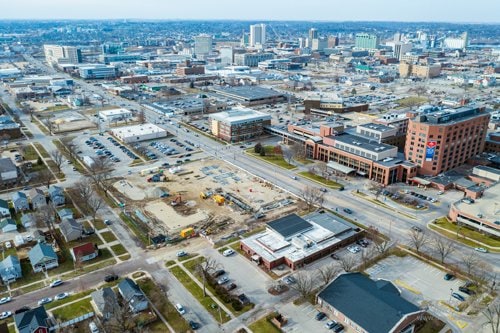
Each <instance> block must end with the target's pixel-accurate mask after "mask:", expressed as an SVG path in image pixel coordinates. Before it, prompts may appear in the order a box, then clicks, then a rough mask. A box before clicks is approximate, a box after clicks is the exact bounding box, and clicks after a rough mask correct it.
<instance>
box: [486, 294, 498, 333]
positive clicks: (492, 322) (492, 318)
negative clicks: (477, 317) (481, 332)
mask: <svg viewBox="0 0 500 333" xmlns="http://www.w3.org/2000/svg"><path fill="white" fill-rule="evenodd" d="M483 315H484V317H485V319H486V321H485V322H484V323H483V327H484V326H488V327H490V328H491V333H500V300H498V299H497V300H495V301H493V302H492V303H491V304H490V306H488V307H487V308H486V309H484V311H483Z"/></svg>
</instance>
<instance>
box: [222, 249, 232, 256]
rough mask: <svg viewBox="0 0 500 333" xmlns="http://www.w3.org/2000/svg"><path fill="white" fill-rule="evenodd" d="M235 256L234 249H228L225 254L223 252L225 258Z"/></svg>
mask: <svg viewBox="0 0 500 333" xmlns="http://www.w3.org/2000/svg"><path fill="white" fill-rule="evenodd" d="M232 254H234V250H233V249H227V250H225V251H224V252H222V255H223V256H224V257H229V256H230V255H232Z"/></svg>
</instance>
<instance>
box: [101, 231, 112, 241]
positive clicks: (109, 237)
mask: <svg viewBox="0 0 500 333" xmlns="http://www.w3.org/2000/svg"><path fill="white" fill-rule="evenodd" d="M100 235H101V237H102V238H104V240H105V241H106V243H111V242H114V241H115V240H116V236H115V235H114V234H113V233H112V232H111V231H105V232H102V233H101V234H100Z"/></svg>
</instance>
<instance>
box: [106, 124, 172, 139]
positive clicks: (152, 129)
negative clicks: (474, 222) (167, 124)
mask: <svg viewBox="0 0 500 333" xmlns="http://www.w3.org/2000/svg"><path fill="white" fill-rule="evenodd" d="M163 132H166V131H165V130H164V129H163V128H161V127H158V126H156V125H154V124H151V123H146V124H142V125H132V126H124V127H118V128H114V129H113V133H115V135H116V136H118V137H121V138H127V137H131V136H142V135H147V134H152V133H163Z"/></svg>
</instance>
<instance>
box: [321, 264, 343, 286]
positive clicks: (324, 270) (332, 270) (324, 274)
mask: <svg viewBox="0 0 500 333" xmlns="http://www.w3.org/2000/svg"><path fill="white" fill-rule="evenodd" d="M339 273H340V268H339V267H338V266H336V265H334V264H329V265H324V266H321V267H320V268H318V275H319V277H320V278H321V281H322V282H323V286H326V285H327V284H328V283H330V281H332V280H333V279H334V278H335V277H336V276H337V275H338V274H339Z"/></svg>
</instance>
